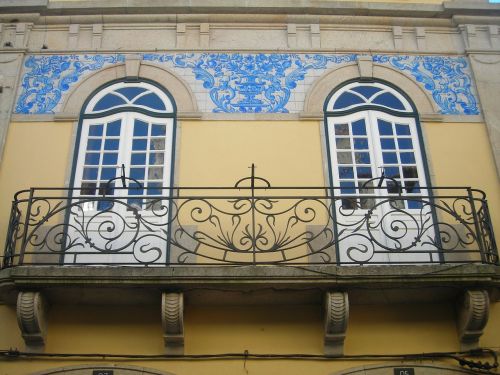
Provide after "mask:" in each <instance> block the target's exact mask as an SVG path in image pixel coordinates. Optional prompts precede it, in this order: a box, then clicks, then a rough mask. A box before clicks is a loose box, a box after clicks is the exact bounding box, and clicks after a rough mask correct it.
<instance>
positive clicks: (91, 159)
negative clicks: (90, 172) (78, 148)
mask: <svg viewBox="0 0 500 375" xmlns="http://www.w3.org/2000/svg"><path fill="white" fill-rule="evenodd" d="M100 157H101V155H100V154H98V153H95V152H93V153H92V152H87V154H86V155H85V164H86V165H99V159H100Z"/></svg>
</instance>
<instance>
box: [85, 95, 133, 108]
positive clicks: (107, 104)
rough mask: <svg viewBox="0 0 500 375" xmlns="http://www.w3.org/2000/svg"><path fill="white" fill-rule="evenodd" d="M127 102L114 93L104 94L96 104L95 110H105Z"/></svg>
mask: <svg viewBox="0 0 500 375" xmlns="http://www.w3.org/2000/svg"><path fill="white" fill-rule="evenodd" d="M124 104H127V103H126V102H125V101H124V100H123V99H122V98H120V97H119V96H118V95H115V94H113V93H109V94H106V95H104V96H103V97H102V98H101V99H100V100H99V101H98V102H97V103H96V105H95V106H94V109H93V110H94V111H104V110H105V109H111V108H114V107H118V106H121V105H124Z"/></svg>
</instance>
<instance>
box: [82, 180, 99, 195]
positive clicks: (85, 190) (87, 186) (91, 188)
mask: <svg viewBox="0 0 500 375" xmlns="http://www.w3.org/2000/svg"><path fill="white" fill-rule="evenodd" d="M96 187H97V184H96V183H95V182H82V186H81V189H80V194H81V195H95V193H96Z"/></svg>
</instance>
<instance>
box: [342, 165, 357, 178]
mask: <svg viewBox="0 0 500 375" xmlns="http://www.w3.org/2000/svg"><path fill="white" fill-rule="evenodd" d="M339 177H340V178H354V170H353V169H352V167H339Z"/></svg>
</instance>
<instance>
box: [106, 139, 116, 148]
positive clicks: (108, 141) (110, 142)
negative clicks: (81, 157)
mask: <svg viewBox="0 0 500 375" xmlns="http://www.w3.org/2000/svg"><path fill="white" fill-rule="evenodd" d="M119 146H120V141H119V140H118V139H106V141H105V142H104V149H105V150H118V148H119Z"/></svg>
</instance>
